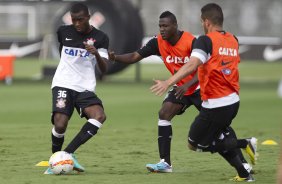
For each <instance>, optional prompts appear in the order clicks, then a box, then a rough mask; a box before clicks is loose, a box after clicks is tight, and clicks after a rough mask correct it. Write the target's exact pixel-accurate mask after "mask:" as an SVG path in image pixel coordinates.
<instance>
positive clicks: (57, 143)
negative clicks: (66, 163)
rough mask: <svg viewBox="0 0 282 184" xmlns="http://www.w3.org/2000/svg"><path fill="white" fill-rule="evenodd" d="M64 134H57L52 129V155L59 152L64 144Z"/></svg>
mask: <svg viewBox="0 0 282 184" xmlns="http://www.w3.org/2000/svg"><path fill="white" fill-rule="evenodd" d="M64 135H65V134H64V133H63V134H59V133H57V132H56V131H55V128H54V127H53V129H52V134H51V138H52V153H55V152H57V151H61V149H62V146H63V143H64V138H65V136H64Z"/></svg>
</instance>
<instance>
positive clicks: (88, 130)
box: [65, 122, 99, 153]
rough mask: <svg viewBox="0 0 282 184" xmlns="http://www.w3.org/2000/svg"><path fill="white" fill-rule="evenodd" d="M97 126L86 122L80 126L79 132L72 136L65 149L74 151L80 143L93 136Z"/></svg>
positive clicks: (70, 151)
mask: <svg viewBox="0 0 282 184" xmlns="http://www.w3.org/2000/svg"><path fill="white" fill-rule="evenodd" d="M98 129H99V128H98V127H97V126H95V125H93V124H91V123H89V122H86V123H85V124H84V125H83V127H82V128H81V130H80V132H78V134H77V135H76V136H75V137H74V139H73V140H72V141H71V142H70V144H69V145H68V146H67V147H66V149H65V151H66V152H68V153H74V152H75V150H77V148H79V146H80V145H82V144H84V143H85V142H86V141H88V140H89V139H90V138H91V137H93V136H94V135H95V134H96V133H97V131H98Z"/></svg>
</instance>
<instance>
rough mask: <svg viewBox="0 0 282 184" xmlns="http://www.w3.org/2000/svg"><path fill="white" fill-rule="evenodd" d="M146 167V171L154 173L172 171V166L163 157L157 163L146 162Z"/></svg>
mask: <svg viewBox="0 0 282 184" xmlns="http://www.w3.org/2000/svg"><path fill="white" fill-rule="evenodd" d="M146 168H147V169H148V171H150V172H155V173H171V172H172V166H170V165H169V164H168V163H166V162H165V161H164V159H161V160H160V162H159V163H157V164H147V165H146Z"/></svg>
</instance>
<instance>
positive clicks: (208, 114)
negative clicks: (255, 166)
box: [188, 104, 251, 178]
mask: <svg viewBox="0 0 282 184" xmlns="http://www.w3.org/2000/svg"><path fill="white" fill-rule="evenodd" d="M238 108H239V106H238V104H236V105H234V106H230V107H222V108H216V109H206V108H202V109H201V111H200V114H199V115H198V116H197V117H196V118H195V121H194V122H193V123H192V125H191V127H190V131H189V139H188V147H189V148H190V149H192V150H194V151H201V152H205V151H210V152H212V153H215V152H219V153H220V154H221V156H223V157H224V158H225V159H226V160H227V161H228V162H229V163H230V165H232V166H233V167H234V168H235V169H236V171H237V172H238V175H239V176H240V178H248V177H249V175H250V174H249V173H248V171H247V170H246V169H245V168H244V166H243V163H242V161H241V160H240V159H239V156H238V154H237V152H236V151H235V149H234V148H233V150H228V149H226V148H224V147H223V148H222V149H218V147H217V145H218V144H219V143H220V142H225V139H224V134H223V133H220V132H222V130H224V129H225V127H228V126H229V125H230V124H229V122H232V119H233V118H234V117H235V116H236V114H237V111H238ZM250 177H251V176H250Z"/></svg>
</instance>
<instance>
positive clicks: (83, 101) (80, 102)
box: [65, 91, 106, 153]
mask: <svg viewBox="0 0 282 184" xmlns="http://www.w3.org/2000/svg"><path fill="white" fill-rule="evenodd" d="M76 103H77V106H76V107H77V110H78V111H79V113H80V116H81V117H86V118H87V122H86V123H85V124H84V125H83V126H82V128H81V130H80V131H79V132H78V134H77V135H76V136H75V137H74V139H73V140H72V141H71V142H70V144H69V145H68V146H67V147H66V149H65V151H66V152H68V153H74V152H75V150H77V149H78V148H79V147H80V146H81V145H82V144H84V143H85V142H87V141H88V140H89V139H90V138H91V137H93V136H94V135H95V134H96V133H97V131H98V129H99V128H100V127H101V126H102V124H103V123H104V121H105V120H106V115H105V113H104V109H103V105H102V101H101V100H100V99H99V98H98V97H97V96H96V94H94V93H93V92H89V91H87V92H82V93H79V95H78V96H77V100H76Z"/></svg>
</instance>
